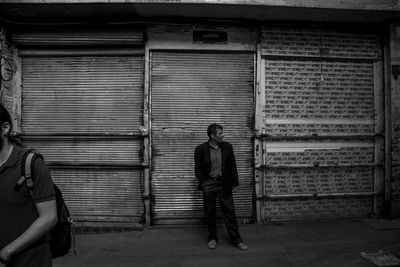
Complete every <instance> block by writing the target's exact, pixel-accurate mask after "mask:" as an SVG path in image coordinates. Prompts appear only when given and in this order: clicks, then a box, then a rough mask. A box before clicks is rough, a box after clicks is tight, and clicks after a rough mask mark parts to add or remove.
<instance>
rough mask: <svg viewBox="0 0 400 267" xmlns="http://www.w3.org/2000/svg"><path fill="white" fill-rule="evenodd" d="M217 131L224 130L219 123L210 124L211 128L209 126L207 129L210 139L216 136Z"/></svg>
mask: <svg viewBox="0 0 400 267" xmlns="http://www.w3.org/2000/svg"><path fill="white" fill-rule="evenodd" d="M217 129H220V130H223V129H224V128H223V127H222V126H221V125H219V124H218V123H213V124H210V126H208V128H207V135H208V137H209V138H211V134H215V133H216V132H217Z"/></svg>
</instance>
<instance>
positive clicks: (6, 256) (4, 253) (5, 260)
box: [0, 247, 10, 267]
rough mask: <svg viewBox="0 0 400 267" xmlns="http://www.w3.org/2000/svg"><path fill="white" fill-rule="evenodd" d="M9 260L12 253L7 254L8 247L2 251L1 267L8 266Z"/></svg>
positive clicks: (0, 253) (0, 254) (0, 251)
mask: <svg viewBox="0 0 400 267" xmlns="http://www.w3.org/2000/svg"><path fill="white" fill-rule="evenodd" d="M9 260H10V253H9V252H7V247H4V248H3V249H2V250H0V267H1V266H7V264H8V261H9Z"/></svg>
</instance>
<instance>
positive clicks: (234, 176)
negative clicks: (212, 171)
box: [229, 144, 239, 190]
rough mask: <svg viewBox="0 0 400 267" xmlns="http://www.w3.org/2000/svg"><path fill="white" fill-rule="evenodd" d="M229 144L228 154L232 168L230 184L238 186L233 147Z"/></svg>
mask: <svg viewBox="0 0 400 267" xmlns="http://www.w3.org/2000/svg"><path fill="white" fill-rule="evenodd" d="M229 146H230V150H231V151H230V152H231V153H230V155H231V159H230V161H231V168H232V180H233V181H232V185H233V187H234V188H235V190H236V188H237V187H238V186H239V178H238V172H237V167H236V159H235V153H234V152H233V147H232V145H231V144H229Z"/></svg>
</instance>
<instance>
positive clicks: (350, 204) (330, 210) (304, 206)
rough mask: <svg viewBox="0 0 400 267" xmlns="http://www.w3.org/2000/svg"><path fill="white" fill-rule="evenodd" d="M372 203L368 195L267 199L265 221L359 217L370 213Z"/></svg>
mask: <svg viewBox="0 0 400 267" xmlns="http://www.w3.org/2000/svg"><path fill="white" fill-rule="evenodd" d="M372 204H373V203H372V199H371V198H368V197H356V198H349V197H346V198H324V199H308V200H299V199H294V200H279V201H268V202H265V208H264V212H265V214H264V215H265V220H266V221H293V220H312V219H336V218H359V217H367V216H368V215H369V214H370V213H371V211H372Z"/></svg>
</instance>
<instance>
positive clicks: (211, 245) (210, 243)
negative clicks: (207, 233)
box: [207, 239, 217, 249]
mask: <svg viewBox="0 0 400 267" xmlns="http://www.w3.org/2000/svg"><path fill="white" fill-rule="evenodd" d="M207 246H208V248H209V249H216V248H217V240H215V239H211V240H210V241H208V244H207Z"/></svg>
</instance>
